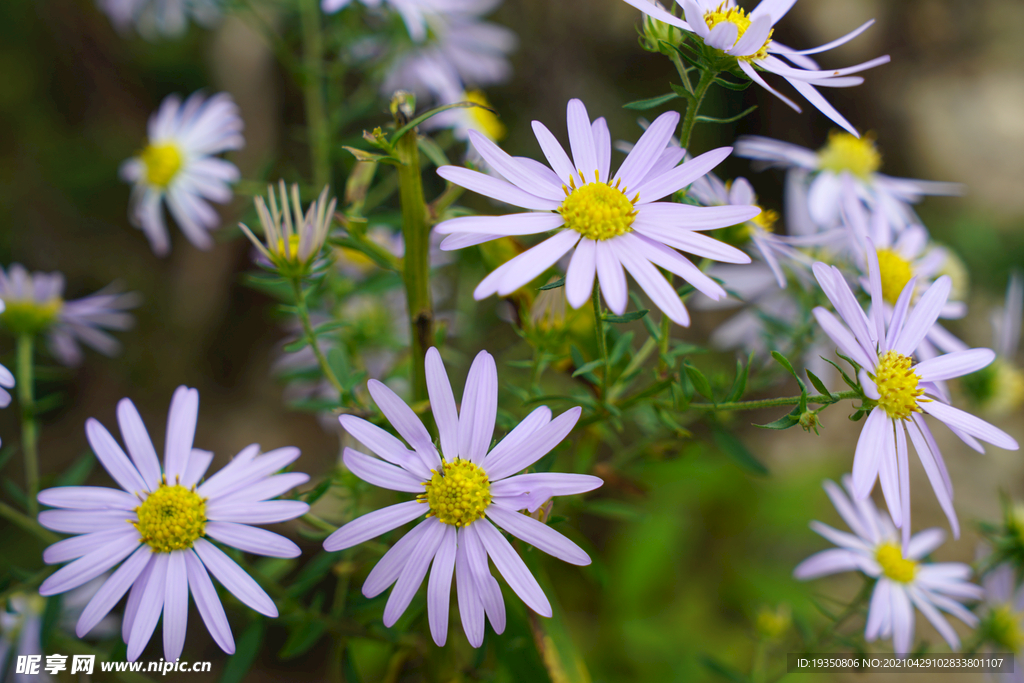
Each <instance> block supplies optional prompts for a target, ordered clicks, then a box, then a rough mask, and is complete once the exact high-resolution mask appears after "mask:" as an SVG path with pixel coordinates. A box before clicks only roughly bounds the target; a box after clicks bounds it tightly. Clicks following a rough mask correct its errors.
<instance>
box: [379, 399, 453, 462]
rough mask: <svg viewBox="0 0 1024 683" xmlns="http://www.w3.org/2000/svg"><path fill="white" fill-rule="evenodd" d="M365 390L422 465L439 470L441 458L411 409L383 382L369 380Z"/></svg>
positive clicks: (425, 429) (428, 434)
mask: <svg viewBox="0 0 1024 683" xmlns="http://www.w3.org/2000/svg"><path fill="white" fill-rule="evenodd" d="M366 388H367V389H369V391H370V396H372V397H373V400H374V402H375V403H376V404H377V407H378V408H380V411H381V412H382V413H384V417H386V418H387V419H388V422H390V423H391V426H392V427H394V428H395V431H396V432H398V433H399V434H400V435H401V437H402V438H403V439H405V440H406V442H407V443H408V444H409V445H410V446H412V447H413V449H414V450H415V451H416V453H417V454H419V456H420V458H421V459H422V460H423V464H424V465H426V466H427V468H428V469H439V468H440V467H441V458H440V456H438V454H437V449H436V448H434V442H433V440H432V439H431V438H430V433H429V432H427V428H426V427H424V426H423V423H422V422H420V419H419V418H418V417H417V416H416V413H414V412H413V411H412V408H410V407H409V405H408V404H407V403H406V402H405V401H403V400H402V399H401V398H399V397H398V394H396V393H395V392H393V391H391V389H389V388H388V386H387V385H386V384H384V383H383V382H379V381H377V380H375V379H371V380H370V381H369V382H367V383H366Z"/></svg>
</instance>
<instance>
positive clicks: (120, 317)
mask: <svg viewBox="0 0 1024 683" xmlns="http://www.w3.org/2000/svg"><path fill="white" fill-rule="evenodd" d="M63 294H64V276H63V275H62V274H60V273H40V272H36V273H31V274H30V273H29V272H28V271H27V270H25V268H24V267H23V266H22V265H21V264H18V263H15V264H14V265H12V266H11V267H10V268H9V269H8V271H7V272H6V273H5V272H4V270H3V268H0V299H2V300H3V302H4V304H5V307H4V308H2V309H0V311H2V313H0V323H2V324H3V326H4V327H6V328H7V329H9V330H11V331H12V332H13V333H15V334H40V333H45V334H46V338H47V344H48V346H49V349H50V352H51V353H52V354H53V355H54V356H55V357H56V358H57V359H58V360H59V361H60V362H61V363H63V364H64V365H70V366H75V365H78V364H79V363H81V362H82V350H81V348H79V345H78V344H79V342H81V343H83V344H86V345H87V346H91V347H92V348H94V349H96V350H97V351H99V352H100V353H102V354H105V355H107V356H113V355H115V354H117V353H118V352H119V351H120V350H121V344H120V343H119V342H118V341H117V340H116V339H114V338H113V337H111V336H110V335H109V334H107V333H106V332H105V331H104V330H127V329H129V328H131V326H132V325H133V324H134V323H135V320H134V319H133V318H132V316H131V315H129V314H128V313H126V312H125V311H127V310H128V309H131V308H135V307H136V306H138V305H139V304H140V303H141V299H140V297H139V295H138V294H136V293H134V292H129V293H122V292H119V291H118V290H117V287H116V286H114V285H111V286H108V287H105V288H104V289H101V290H100V291H98V292H96V293H95V294H90V295H89V296H86V297H83V298H81V299H75V300H74V301H65V300H64V298H63ZM2 380H3V378H2V377H0V385H2V386H7V385H6V384H4V383H3V381H2ZM11 386H13V380H12V383H11ZM4 393H5V394H6V392H4ZM9 400H10V399H9V398H8V401H9Z"/></svg>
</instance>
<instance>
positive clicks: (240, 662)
mask: <svg viewBox="0 0 1024 683" xmlns="http://www.w3.org/2000/svg"><path fill="white" fill-rule="evenodd" d="M262 643H263V619H257V620H256V621H254V622H253V623H252V624H251V625H250V626H249V628H247V629H245V631H243V632H242V635H241V637H239V639H238V640H237V641H236V642H235V653H236V654H235V655H233V656H231V657H228V663H227V664H226V665H225V666H224V671H223V673H221V676H220V683H242V681H244V680H245V676H246V674H248V673H249V669H250V668H252V663H253V662H254V661H256V655H257V654H259V651H260V645H261V644H262Z"/></svg>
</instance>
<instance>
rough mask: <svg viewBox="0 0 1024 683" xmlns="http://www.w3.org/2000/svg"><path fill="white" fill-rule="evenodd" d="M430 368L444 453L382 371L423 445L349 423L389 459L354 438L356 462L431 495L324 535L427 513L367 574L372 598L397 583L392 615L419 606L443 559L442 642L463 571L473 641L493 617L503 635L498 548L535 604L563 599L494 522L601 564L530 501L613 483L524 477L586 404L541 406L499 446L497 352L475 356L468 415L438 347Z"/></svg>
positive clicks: (435, 586)
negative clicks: (416, 598)
mask: <svg viewBox="0 0 1024 683" xmlns="http://www.w3.org/2000/svg"><path fill="white" fill-rule="evenodd" d="M426 369H427V391H428V394H429V396H430V405H431V406H432V408H433V411H434V419H435V421H436V422H437V429H438V433H439V434H440V446H441V453H442V454H443V456H444V459H443V460H442V457H441V455H439V454H438V451H437V448H435V446H434V443H433V441H432V440H431V438H430V434H429V433H427V430H426V428H425V427H424V426H423V423H422V422H420V420H419V418H418V417H416V414H415V413H413V411H412V409H411V408H409V406H408V405H406V403H405V402H404V401H402V399H400V398H399V397H398V396H397V395H396V394H395V393H394V392H392V391H391V390H390V389H388V388H387V387H386V386H385V385H384V384H382V383H380V382H377V381H375V380H371V381H370V382H369V383H368V388H369V390H370V395H371V396H372V397H373V400H374V401H375V402H376V403H377V407H379V408H380V409H381V412H383V413H384V416H385V417H387V418H388V420H389V421H390V422H391V425H392V426H393V427H394V428H395V430H396V431H397V432H398V433H399V435H401V437H402V438H403V439H405V442H406V443H407V444H409V446H412V450H410V449H409V448H408V447H407V446H406V444H405V443H402V442H401V441H399V440H398V439H397V438H395V437H394V436H392V435H391V434H389V433H388V432H386V431H384V430H383V429H381V428H379V427H376V426H374V425H373V424H371V423H370V422H367V421H366V420H363V419H361V418H358V417H355V416H352V415H342V416H341V417H340V418H339V419H340V421H341V425H342V427H344V428H345V430H346V431H347V432H348V433H349V434H351V435H352V436H353V437H355V438H356V439H358V440H359V441H360V442H361V443H363V444H365V445H366V446H367V447H368V448H370V449H371V450H372V451H373V452H375V453H376V454H377V455H378V456H380V458H381V459H377V458H373V457H370V456H368V455H364V454H363V453H360V452H359V451H356V450H354V449H351V448H346V449H345V452H344V456H343V459H344V462H345V465H346V466H347V467H348V468H349V469H350V470H351V471H352V473H353V474H355V475H356V476H357V477H359V478H360V479H363V480H364V481H368V482H370V483H371V484H375V485H377V486H380V487H382V488H387V489H391V490H394V491H406V492H409V493H418V494H420V495H419V496H417V499H416V500H410V501H408V502H405V503H398V504H397V505H392V506H390V507H386V508H383V509H381V510H377V511H376V512H371V513H369V514H366V515H363V516H362V517H359V518H358V519H355V520H353V521H351V522H349V523H348V524H346V525H344V526H343V527H341V528H340V529H338V530H337V531H336V532H334V533H333V534H331V535H330V536H329V537H328V538H327V540H326V541H324V548H325V549H326V550H328V551H332V552H333V551H336V550H343V549H345V548H351V547H352V546H354V545H357V544H359V543H362V542H363V541H368V540H370V539H371V538H375V537H377V536H380V535H381V534H383V533H386V532H388V531H391V530H392V529H396V528H398V527H400V526H402V525H403V524H406V523H408V522H411V521H413V520H414V519H417V518H420V517H423V516H424V514H425V515H426V517H427V519H426V520H425V521H423V522H421V523H420V524H418V525H417V526H416V527H414V528H413V529H412V531H410V532H409V533H407V534H406V535H405V536H404V537H402V539H401V540H400V541H398V543H396V544H395V545H394V546H393V547H392V548H391V550H389V551H388V552H387V553H386V554H385V555H384V557H383V558H381V560H380V562H378V563H377V566H375V567H374V568H373V571H371V572H370V575H369V576H367V577H366V582H365V583H364V584H363V595H365V596H366V597H370V598H372V597H374V596H376V595H379V594H380V593H382V592H384V591H385V590H387V589H388V587H389V586H391V585H392V584H395V588H394V589H393V590H392V591H391V595H390V596H389V597H388V602H387V606H386V607H385V608H384V625H385V626H388V627H390V626H392V625H393V624H394V623H395V622H396V621H397V620H398V618H399V617H400V616H401V615H402V613H403V612H405V609H406V608H407V607H408V606H409V602H410V601H411V600H412V598H413V595H414V594H415V593H416V591H417V589H418V588H419V586H420V584H421V583H422V582H423V579H424V577H425V576H426V574H427V568H428V567H429V566H430V565H431V562H432V563H433V571H432V572H431V574H430V580H429V582H428V585H427V616H428V620H429V623H430V633H431V635H432V636H433V638H434V642H435V643H437V644H438V645H439V646H441V645H444V644H445V642H446V640H447V638H448V608H449V594H450V592H451V583H452V574H453V572H454V575H455V580H456V592H457V594H458V599H459V613H460V614H461V615H462V626H463V628H464V629H465V631H466V637H467V638H468V639H469V642H470V644H472V645H473V647H480V645H481V643H483V639H484V616H485V615H486V617H487V619H488V620H489V621H490V622H491V626H492V627H493V628H494V631H495V632H496V633H501V632H502V631H504V629H505V604H504V601H503V600H502V597H501V590H500V589H499V587H498V582H497V581H496V580H495V579H494V577H493V576H492V575H491V572H490V569H489V568H488V565H487V561H488V558H490V560H491V561H492V562H494V566H495V567H497V569H498V571H499V572H501V575H502V576H503V577H504V578H505V580H506V581H507V582H508V584H509V587H511V588H512V590H513V591H515V593H516V595H518V596H519V597H520V598H521V599H522V601H523V602H525V603H526V605H527V606H528V607H530V609H532V610H533V611H535V612H537V613H538V614H540V615H542V616H545V617H550V616H551V605H550V603H549V602H548V599H547V597H545V595H544V592H543V591H542V590H541V588H540V585H539V584H538V583H537V580H536V579H535V578H534V577H533V575H532V574H531V573H530V571H529V569H527V568H526V564H525V563H524V562H523V560H522V559H521V558H520V557H519V555H518V553H516V551H515V550H514V549H513V548H512V546H511V545H510V544H509V542H508V541H507V540H506V539H505V537H504V536H503V535H502V534H501V532H500V531H499V530H498V529H497V528H496V527H495V526H494V525H495V524H497V525H498V526H500V527H501V528H503V529H504V530H505V531H507V532H509V533H510V534H512V535H513V536H516V537H517V538H520V539H521V540H523V541H525V542H526V543H529V544H530V545H533V546H534V547H535V548H537V549H539V550H543V551H544V552H546V553H548V554H549V555H553V556H554V557H557V558H559V559H561V560H565V561H566V562H569V563H571V564H575V565H586V564H590V557H589V556H587V554H586V553H585V552H583V550H582V549H580V547H579V546H577V545H576V544H575V543H573V542H572V541H570V540H569V539H567V538H565V537H564V536H562V534H560V533H558V532H557V531H555V530H554V529H552V528H551V527H549V526H547V525H546V524H543V523H542V522H538V521H537V520H536V519H534V518H532V517H529V516H527V515H523V514H519V512H518V511H519V510H524V509H527V510H529V511H531V512H534V511H536V510H537V509H538V508H540V506H541V505H543V504H544V503H545V502H546V501H547V500H548V499H550V498H551V497H552V496H566V495H573V494H577V493H584V492H586V491H591V490H593V489H595V488H597V487H598V486H600V485H601V483H602V481H601V480H600V479H598V478H597V477H592V476H589V475H585V474H556V473H534V474H522V475H517V476H512V475H515V473H516V472H520V471H522V470H523V469H525V468H527V467H529V466H530V465H532V464H533V463H535V462H537V460H539V459H540V458H542V457H544V456H545V455H546V454H547V453H548V452H550V451H551V450H552V449H553V448H554V447H555V446H557V445H558V444H559V443H561V441H562V440H563V439H564V438H565V437H566V436H568V434H569V432H570V431H572V428H573V426H574V425H575V424H576V421H577V420H578V419H579V416H580V412H581V411H580V409H579V408H573V409H571V410H568V411H566V412H564V413H562V414H561V415H559V416H558V417H556V418H554V419H551V411H550V410H548V408H546V407H544V406H541V407H539V408H537V409H536V410H534V411H533V412H532V413H530V415H529V416H527V417H526V419H525V420H523V421H522V422H521V423H520V424H519V426H517V427H516V428H515V429H513V430H512V431H511V432H509V434H508V435H507V436H506V437H505V438H504V439H502V440H501V441H500V442H499V443H498V444H497V445H496V446H494V448H491V449H490V451H489V452H488V447H489V446H490V443H491V437H492V435H493V433H494V421H495V416H496V414H497V409H498V371H497V368H496V367H495V365H494V358H492V357H491V355H490V354H489V353H487V352H486V351H481V352H480V353H479V354H478V355H477V357H476V359H475V360H474V361H473V365H472V367H471V368H470V370H469V376H468V377H467V379H466V388H465V391H464V392H463V395H462V411H461V414H460V413H459V412H458V411H457V410H456V405H455V396H454V394H453V393H452V387H451V384H450V383H449V381H448V374H447V372H446V371H445V367H444V363H443V362H442V361H441V354H440V353H438V351H437V349H435V348H431V349H430V350H429V351H428V352H427V358H426ZM385 461H386V462H385ZM389 463H390V464H389Z"/></svg>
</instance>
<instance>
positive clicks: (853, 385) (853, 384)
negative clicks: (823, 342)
mask: <svg viewBox="0 0 1024 683" xmlns="http://www.w3.org/2000/svg"><path fill="white" fill-rule="evenodd" d="M819 358H821V359H822V360H823V361H825V362H826V363H828V364H829V365H831V366H832V367H834V368H835V369H836V370H838V371H839V374H840V375H842V376H843V381H844V382H846V386H848V387H850V388H851V389H856V390H857V391H860V390H861V388H860V384H858V383H857V382H854V381H853V380H852V379H850V376H849V375H847V374H846V372H844V371H843V369H842V368H841V367H839V365H838V364H837V363H833V362H832V361H830V360H829V359H828V358H825V357H824V356H819Z"/></svg>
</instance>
